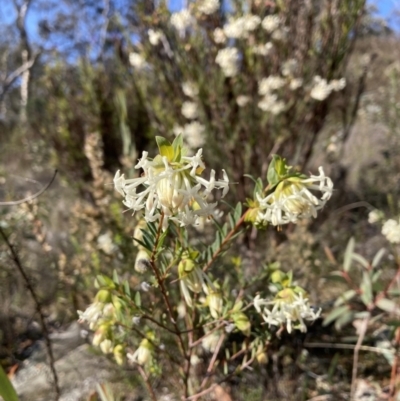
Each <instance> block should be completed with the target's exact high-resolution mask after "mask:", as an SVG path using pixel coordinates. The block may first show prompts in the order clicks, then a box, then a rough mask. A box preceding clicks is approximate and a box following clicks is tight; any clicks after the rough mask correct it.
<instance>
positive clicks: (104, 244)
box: [97, 231, 118, 255]
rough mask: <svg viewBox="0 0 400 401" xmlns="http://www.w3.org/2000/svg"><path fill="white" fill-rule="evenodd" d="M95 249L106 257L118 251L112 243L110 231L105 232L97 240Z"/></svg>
mask: <svg viewBox="0 0 400 401" xmlns="http://www.w3.org/2000/svg"><path fill="white" fill-rule="evenodd" d="M97 247H98V248H99V249H100V250H101V251H103V252H104V253H105V254H107V255H112V254H113V253H115V252H116V251H117V250H118V246H117V245H116V244H114V243H113V240H112V234H111V232H110V231H107V232H106V233H104V234H102V235H100V236H99V237H98V238H97Z"/></svg>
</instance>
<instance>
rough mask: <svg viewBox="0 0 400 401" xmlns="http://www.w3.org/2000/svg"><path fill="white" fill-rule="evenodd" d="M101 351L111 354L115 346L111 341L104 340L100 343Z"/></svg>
mask: <svg viewBox="0 0 400 401" xmlns="http://www.w3.org/2000/svg"><path fill="white" fill-rule="evenodd" d="M100 349H101V352H102V353H103V354H111V353H112V352H113V349H114V346H113V343H112V341H111V340H108V339H107V340H103V341H102V342H101V343H100Z"/></svg>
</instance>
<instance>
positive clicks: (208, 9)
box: [198, 0, 219, 15]
mask: <svg viewBox="0 0 400 401" xmlns="http://www.w3.org/2000/svg"><path fill="white" fill-rule="evenodd" d="M198 10H199V11H200V12H201V13H202V14H206V15H212V14H214V13H215V12H216V11H218V10H219V0H203V1H202V2H201V3H200V5H199V8H198Z"/></svg>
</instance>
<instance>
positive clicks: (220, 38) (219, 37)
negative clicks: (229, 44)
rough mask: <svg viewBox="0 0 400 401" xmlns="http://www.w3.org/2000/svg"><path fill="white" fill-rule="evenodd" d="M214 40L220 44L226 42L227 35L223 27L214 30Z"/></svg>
mask: <svg viewBox="0 0 400 401" xmlns="http://www.w3.org/2000/svg"><path fill="white" fill-rule="evenodd" d="M213 37H214V42H215V43H218V44H223V43H225V42H226V36H225V33H224V30H223V29H221V28H215V29H214V32H213Z"/></svg>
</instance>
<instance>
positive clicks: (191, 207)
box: [114, 149, 229, 226]
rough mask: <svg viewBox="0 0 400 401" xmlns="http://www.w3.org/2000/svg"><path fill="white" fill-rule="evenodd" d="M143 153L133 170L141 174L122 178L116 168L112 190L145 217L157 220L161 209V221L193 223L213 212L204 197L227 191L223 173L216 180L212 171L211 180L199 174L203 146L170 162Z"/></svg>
mask: <svg viewBox="0 0 400 401" xmlns="http://www.w3.org/2000/svg"><path fill="white" fill-rule="evenodd" d="M147 155H148V153H147V152H146V151H144V152H143V156H142V158H141V159H140V160H139V162H138V163H137V165H136V166H135V168H136V169H140V168H142V169H143V171H144V173H143V174H142V175H141V176H140V177H138V178H132V179H125V177H124V175H123V174H122V175H121V174H120V172H119V171H118V172H117V174H116V175H115V177H114V185H115V189H116V190H117V191H118V192H119V193H120V194H122V195H123V196H124V201H123V203H124V204H125V206H127V207H128V208H129V209H132V210H133V211H134V212H136V211H139V210H143V209H144V211H145V216H144V218H145V220H146V221H147V222H152V221H156V220H159V219H160V217H161V214H160V212H162V213H163V214H164V216H165V218H164V223H165V225H166V224H167V221H168V220H169V219H170V220H174V221H176V222H178V223H179V224H180V225H181V226H186V225H195V224H196V222H197V219H198V218H199V217H201V216H210V215H212V214H213V212H214V210H215V207H216V203H214V204H209V203H207V200H206V198H207V197H208V195H209V194H210V193H211V192H212V190H213V189H221V190H222V197H224V196H225V195H226V193H227V192H228V190H229V179H228V176H227V174H226V172H225V170H222V172H223V179H222V180H216V179H215V171H214V170H211V175H210V180H209V181H207V180H206V179H204V178H203V177H201V176H200V174H201V172H202V171H203V170H204V164H203V161H202V160H201V157H202V149H200V150H199V151H198V152H197V154H196V155H195V156H192V157H188V156H182V157H181V161H180V162H169V161H168V159H167V157H166V156H161V155H158V156H157V157H156V158H154V159H153V160H150V159H148V157H147Z"/></svg>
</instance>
